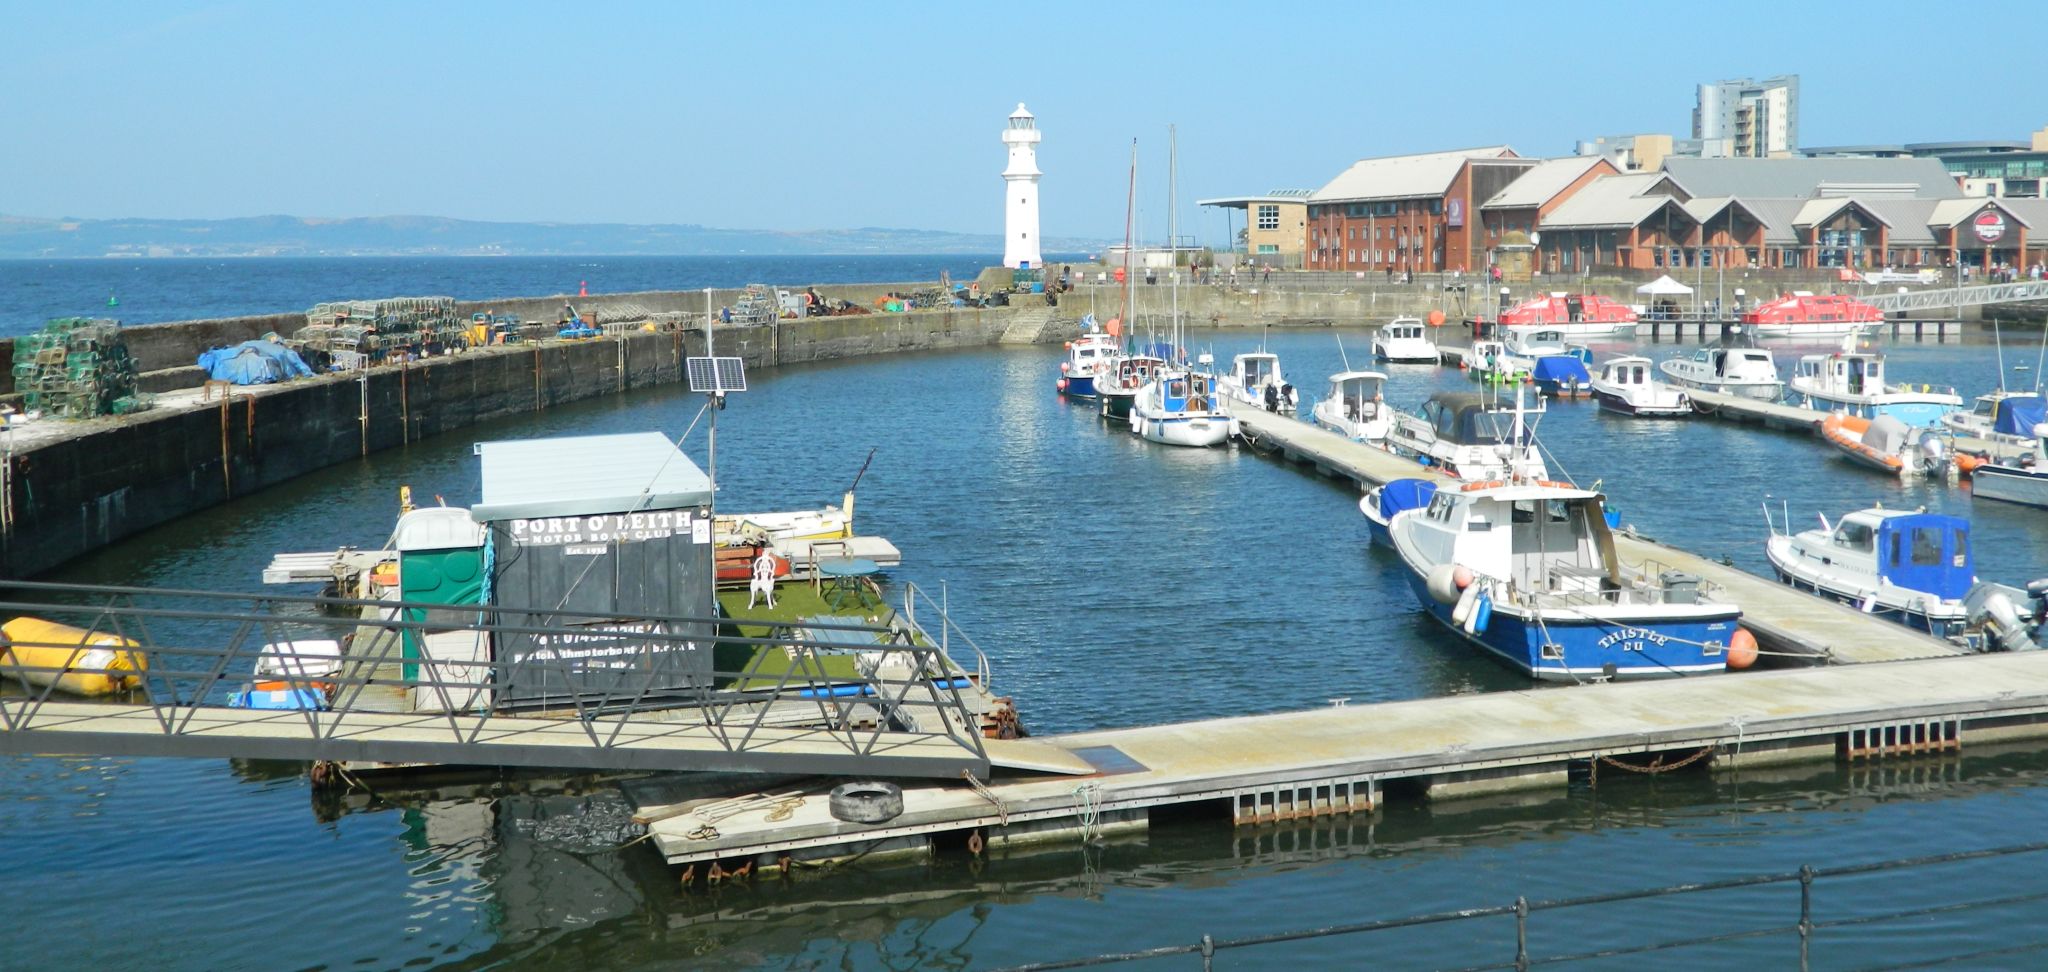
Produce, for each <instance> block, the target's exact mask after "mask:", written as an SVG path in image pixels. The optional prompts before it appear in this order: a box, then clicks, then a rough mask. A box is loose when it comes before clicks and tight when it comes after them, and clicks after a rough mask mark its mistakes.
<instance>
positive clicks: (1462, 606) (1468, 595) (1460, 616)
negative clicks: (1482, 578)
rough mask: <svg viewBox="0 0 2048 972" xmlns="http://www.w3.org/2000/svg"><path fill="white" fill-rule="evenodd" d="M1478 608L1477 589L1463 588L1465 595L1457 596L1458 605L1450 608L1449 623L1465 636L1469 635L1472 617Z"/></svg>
mask: <svg viewBox="0 0 2048 972" xmlns="http://www.w3.org/2000/svg"><path fill="white" fill-rule="evenodd" d="M1478 606H1479V588H1478V587H1476V586H1475V587H1468V588H1465V593H1463V594H1460V595H1458V603H1457V604H1455V605H1453V606H1452V607H1451V623H1452V624H1454V625H1456V626H1457V627H1458V628H1459V629H1460V630H1463V631H1464V632H1465V633H1466V634H1471V633H1472V615H1473V612H1474V611H1475V610H1476V609H1477V608H1478Z"/></svg>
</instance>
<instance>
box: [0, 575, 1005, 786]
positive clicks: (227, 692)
mask: <svg viewBox="0 0 2048 972" xmlns="http://www.w3.org/2000/svg"><path fill="white" fill-rule="evenodd" d="M6 586H7V587H8V588H9V591H8V592H6V593H7V596H8V597H10V598H13V599H9V600H0V612H4V613H0V617H8V618H19V617H23V616H30V617H34V618H37V619H47V620H50V621H54V622H58V623H61V624H65V625H69V626H70V627H71V628H72V629H74V630H73V631H70V632H67V633H64V634H62V635H61V636H50V635H47V634H46V635H44V636H43V639H42V640H27V639H24V638H20V637H17V638H13V639H10V640H0V752H13V753H37V754H56V753H69V754H103V755H118V756H185V757H207V758H223V757H239V758H262V759H283V760H306V761H314V762H321V761H335V762H341V761H369V762H385V763H439V764H460V765H470V766H523V767H550V768H575V769H612V770H664V771H699V770H721V771H736V772H772V773H793V774H821V775H870V774H872V775H888V776H937V777H948V778H952V779H958V778H959V777H960V775H961V774H962V773H963V772H970V773H973V774H974V775H975V776H977V777H982V778H986V777H987V776H988V774H989V770H990V766H991V765H992V762H991V761H992V752H993V753H999V754H1008V755H1010V756H1012V757H1015V761H1014V762H1005V761H1003V760H1001V759H1000V757H998V758H997V761H998V762H1004V764H1005V765H1026V766H1028V765H1031V764H1032V763H1033V758H1032V755H1031V754H1032V753H1033V752H1035V750H1037V749H1040V748H1043V747H1041V746H1040V745H1039V744H1035V743H1029V742H1023V741H1013V740H992V739H984V738H983V737H982V735H981V734H980V732H979V729H978V725H977V722H976V720H975V718H974V717H973V715H972V714H971V713H970V711H969V707H968V705H967V704H966V702H965V700H964V699H963V697H962V690H963V689H964V688H971V687H972V682H971V681H970V680H969V679H967V678H966V677H965V675H966V674H967V672H966V671H965V670H963V669H961V668H959V667H958V666H956V665H953V664H952V662H951V660H950V659H948V658H946V657H945V654H944V649H943V648H942V647H941V646H939V645H935V644H931V643H929V640H928V639H923V638H920V637H918V636H917V635H916V634H915V633H914V632H913V631H908V630H906V629H904V628H901V627H889V626H877V625H862V624H845V623H837V619H830V618H828V619H805V620H803V621H801V622H800V623H782V622H764V621H754V620H748V621H747V622H745V623H746V624H747V625H748V627H749V628H750V629H751V628H754V627H755V626H757V625H766V626H767V627H768V629H769V630H768V631H767V633H766V636H764V637H742V636H740V635H739V634H737V633H736V629H734V628H732V627H730V625H731V624H732V622H731V621H730V620H729V619H718V618H694V617H680V616H651V617H635V618H619V617H616V616H600V615H595V614H590V613H586V612H578V611H566V610H553V609H532V608H521V607H505V606H494V605H476V604H470V605H441V604H419V603H410V602H397V601H375V600H358V599H351V598H343V597H305V596H281V595H268V594H238V593H220V592H209V591H191V590H170V589H156V588H138V587H108V586H91V585H77V584H55V583H40V582H25V581H10V582H7V585H6ZM457 619H459V620H457ZM451 622H453V623H451ZM721 625H724V626H726V627H721ZM16 630H17V631H19V630H21V629H20V628H19V627H17V628H16ZM79 632H83V634H80V633H79ZM408 632H409V633H412V634H413V635H414V637H412V638H407V637H406V634H407V633H408ZM707 632H709V633H711V634H710V635H709V636H708V637H707V634H706V633H707ZM451 633H452V634H453V635H455V637H453V638H452V639H451V637H450V636H451ZM520 637H525V638H527V639H530V640H529V641H527V642H526V643H527V644H531V645H544V646H550V647H549V650H543V651H538V652H534V653H531V654H528V655H526V656H523V657H518V658H511V659H505V658H497V657H493V654H494V653H493V652H492V651H491V650H490V649H489V648H488V647H487V646H488V645H491V644H502V643H504V642H505V640H506V639H516V638H520ZM451 643H453V644H467V645H469V646H472V647H470V648H469V649H467V650H449V649H448V648H447V646H448V645H450V644H451ZM475 646H484V647H475ZM676 653H681V654H680V655H677V654H676ZM835 656H837V658H838V660H837V661H832V659H833V658H834V657H835ZM676 657H687V658H689V659H691V660H692V663H691V665H690V666H689V667H688V668H687V669H678V668H677V667H676V666H675V665H664V664H662V662H663V661H664V659H669V660H673V659H674V658H676ZM728 659H744V661H729V660H728ZM849 659H854V660H856V663H855V664H852V665H849V664H848V660H849ZM721 660H727V661H721ZM259 663H261V664H262V665H263V666H264V667H263V668H262V670H261V671H262V674H261V675H260V676H259V675H258V674H257V673H258V671H259V669H258V665H259ZM102 678H103V679H104V680H102ZM963 683H965V684H963ZM81 686H88V687H87V688H85V689H84V690H85V691H101V690H108V689H111V691H105V693H104V694H101V695H98V696H97V697H92V698H87V697H83V696H80V695H75V694H71V692H72V691H78V690H80V688H81ZM565 687H573V689H572V688H565ZM255 688H268V689H270V690H271V691H273V692H281V693H283V697H284V698H287V699H296V700H301V701H300V702H299V703H298V704H293V705H287V706H286V707H283V708H255V707H251V704H250V702H249V701H248V698H249V696H248V695H247V693H249V692H251V691H252V690H253V689H255Z"/></svg>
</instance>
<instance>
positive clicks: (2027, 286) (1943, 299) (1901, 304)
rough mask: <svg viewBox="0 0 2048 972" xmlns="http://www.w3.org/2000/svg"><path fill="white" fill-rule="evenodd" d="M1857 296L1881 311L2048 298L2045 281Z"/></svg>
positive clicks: (1927, 308)
mask: <svg viewBox="0 0 2048 972" xmlns="http://www.w3.org/2000/svg"><path fill="white" fill-rule="evenodd" d="M1858 299H1859V300H1861V301H1863V302H1864V303H1866V304H1869V305H1870V306H1872V307H1875V308H1877V309H1878V310H1881V311H1919V310H1940V309H1941V308H1944V307H1977V306H1981V305H1984V304H2010V303H2015V302H2017V301H2023V300H2048V280H2028V281H2023V282H2019V283H2004V284H1979V285H1977V286H1974V287H1950V288H1949V289H1947V290H1942V289H1940V288H1929V289H1926V290H1908V291H1906V292H1905V293H1903V294H1898V293H1893V294H1874V295H1872V296H1869V297H1862V298H1858Z"/></svg>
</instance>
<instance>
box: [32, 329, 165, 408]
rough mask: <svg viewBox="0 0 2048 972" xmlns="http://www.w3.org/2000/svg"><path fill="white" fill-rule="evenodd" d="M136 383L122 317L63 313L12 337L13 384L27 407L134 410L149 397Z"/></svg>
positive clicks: (147, 405) (140, 406) (133, 360)
mask: <svg viewBox="0 0 2048 972" xmlns="http://www.w3.org/2000/svg"><path fill="white" fill-rule="evenodd" d="M135 383H136V369H135V359H134V358H131V357H129V355H128V342H127V339H126V338H125V337H123V336H122V334H121V322H120V321H113V320H106V319H100V318H84V317H63V318H58V319H56V320H53V321H50V322H49V323H48V324H46V325H44V327H43V329H42V330H40V331H37V332H35V333H32V334H25V335H22V336H21V337H19V338H16V339H15V341H14V387H15V390H16V391H19V392H21V395H22V407H23V408H24V409H26V410H28V411H31V412H42V413H45V414H48V415H56V416H62V417H64V418H90V417H92V416H95V415H125V414H127V413H129V412H138V411H141V410H142V409H145V408H148V407H149V402H148V399H147V398H146V397H144V396H142V395H139V394H137V393H136V391H135Z"/></svg>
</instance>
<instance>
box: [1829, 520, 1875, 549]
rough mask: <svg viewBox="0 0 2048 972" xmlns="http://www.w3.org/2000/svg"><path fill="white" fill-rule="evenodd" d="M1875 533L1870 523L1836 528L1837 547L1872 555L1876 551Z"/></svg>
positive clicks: (1847, 524)
mask: <svg viewBox="0 0 2048 972" xmlns="http://www.w3.org/2000/svg"><path fill="white" fill-rule="evenodd" d="M1873 537H1874V533H1873V531H1872V530H1871V529H1870V524H1868V523H1854V522H1850V523H1843V524H1842V525H1841V526H1838V527H1836V528H1835V537H1834V542H1835V546H1837V547H1841V548H1843V549H1845V550H1860V551H1863V552H1864V553H1870V552H1872V550H1873V549H1874V544H1873V542H1872V541H1873Z"/></svg>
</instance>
